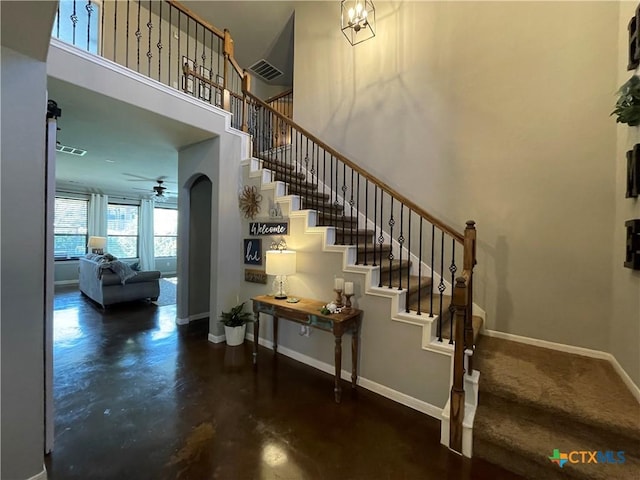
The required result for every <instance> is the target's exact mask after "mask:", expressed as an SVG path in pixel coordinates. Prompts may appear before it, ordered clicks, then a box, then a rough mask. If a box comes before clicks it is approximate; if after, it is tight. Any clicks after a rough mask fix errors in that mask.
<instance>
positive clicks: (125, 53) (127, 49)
mask: <svg viewBox="0 0 640 480" xmlns="http://www.w3.org/2000/svg"><path fill="white" fill-rule="evenodd" d="M116 3H118V2H117V0H116ZM129 6H130V1H129V0H127V25H126V27H125V28H126V32H125V38H124V48H125V52H124V63H125V67H127V68H129ZM103 36H104V34H103ZM115 54H116V52H115V51H114V52H113V55H114V58H115Z"/></svg>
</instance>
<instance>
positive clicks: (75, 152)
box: [56, 143, 87, 157]
mask: <svg viewBox="0 0 640 480" xmlns="http://www.w3.org/2000/svg"><path fill="white" fill-rule="evenodd" d="M56 151H57V152H61V153H68V154H69V155H77V156H78V157H82V156H83V155H85V154H86V153H87V151H86V150H82V149H81V148H75V147H67V146H66V145H61V144H59V143H58V144H57V145H56Z"/></svg>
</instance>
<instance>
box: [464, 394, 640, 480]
mask: <svg viewBox="0 0 640 480" xmlns="http://www.w3.org/2000/svg"><path fill="white" fill-rule="evenodd" d="M481 385H482V383H481ZM480 395H481V397H480V403H479V405H478V409H477V411H476V417H475V423H474V432H473V433H474V441H473V452H474V456H475V457H481V458H485V459H486V460H488V461H490V462H493V463H496V464H500V465H503V466H504V467H506V468H508V469H509V470H512V471H514V472H516V473H519V474H521V475H526V476H527V477H528V478H545V479H546V478H588V479H594V480H596V479H597V480H608V479H611V478H616V479H619V480H627V479H628V480H631V479H637V472H638V471H639V468H640V458H638V456H637V455H638V452H637V450H636V452H635V455H632V454H631V453H632V452H629V451H627V452H625V453H626V455H625V456H626V462H625V463H624V464H622V465H597V466H594V465H593V464H588V463H586V464H581V463H577V464H572V463H569V462H567V463H566V464H565V465H564V466H563V468H562V469H560V468H559V466H557V465H555V464H554V463H552V462H551V461H550V460H549V458H548V457H550V456H551V455H552V454H553V450H554V449H555V448H557V449H559V450H560V451H561V452H565V453H567V452H571V451H574V450H577V451H596V450H597V451H606V450H615V449H616V446H615V445H610V444H606V445H603V442H602V439H601V438H599V437H598V436H594V435H589V434H585V432H583V431H580V430H575V429H571V428H566V426H564V425H561V424H559V423H557V422H556V423H553V422H549V423H544V424H541V423H540V422H539V421H537V420H536V419H535V417H534V418H533V419H532V418H527V416H523V415H522V414H514V413H516V412H514V410H513V408H516V409H517V408H518V407H517V406H513V408H512V406H510V405H508V404H505V403H503V402H501V401H500V400H497V401H494V402H488V401H487V402H483V398H482V391H481V393H480ZM494 400H495V399H494ZM494 407H495V408H494ZM595 467H597V468H595Z"/></svg>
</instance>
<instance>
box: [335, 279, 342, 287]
mask: <svg viewBox="0 0 640 480" xmlns="http://www.w3.org/2000/svg"><path fill="white" fill-rule="evenodd" d="M343 287H344V278H336V282H335V289H336V290H342V289H343Z"/></svg>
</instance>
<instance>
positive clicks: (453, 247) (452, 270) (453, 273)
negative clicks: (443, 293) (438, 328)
mask: <svg viewBox="0 0 640 480" xmlns="http://www.w3.org/2000/svg"><path fill="white" fill-rule="evenodd" d="M443 236H444V233H443ZM442 255H443V256H444V251H443V252H442ZM457 271H458V267H457V266H456V239H455V238H452V239H451V265H449V272H450V273H451V285H452V286H453V285H455V284H456V282H455V279H456V272H457ZM451 293H452V294H453V292H451ZM451 298H453V295H452V297H451ZM454 311H455V307H454V306H453V302H452V303H451V304H450V305H449V331H450V332H451V335H449V343H450V344H453V314H454Z"/></svg>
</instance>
